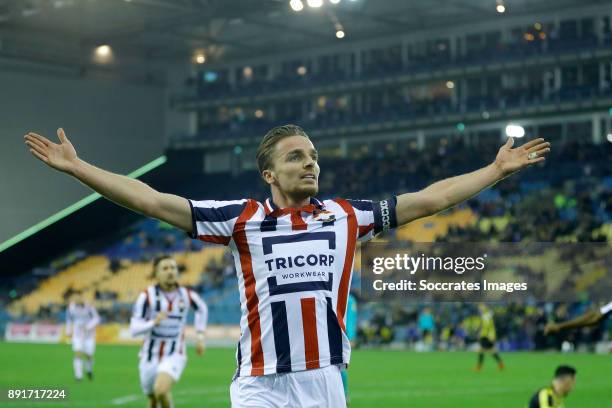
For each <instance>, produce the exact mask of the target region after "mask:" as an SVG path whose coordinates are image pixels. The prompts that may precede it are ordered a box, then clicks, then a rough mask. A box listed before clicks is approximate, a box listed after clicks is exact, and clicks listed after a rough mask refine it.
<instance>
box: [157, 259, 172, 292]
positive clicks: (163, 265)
mask: <svg viewBox="0 0 612 408" xmlns="http://www.w3.org/2000/svg"><path fill="white" fill-rule="evenodd" d="M155 276H156V277H157V281H158V282H159V284H160V285H161V286H164V287H172V286H176V285H177V281H178V266H177V265H176V261H175V260H174V259H162V260H161V261H160V262H159V263H158V264H157V268H156V270H155Z"/></svg>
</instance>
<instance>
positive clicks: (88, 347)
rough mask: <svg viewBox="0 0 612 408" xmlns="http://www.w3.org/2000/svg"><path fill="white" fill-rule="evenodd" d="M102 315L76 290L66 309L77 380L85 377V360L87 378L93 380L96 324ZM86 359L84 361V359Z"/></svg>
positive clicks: (67, 334)
mask: <svg viewBox="0 0 612 408" xmlns="http://www.w3.org/2000/svg"><path fill="white" fill-rule="evenodd" d="M99 323H100V316H99V315H98V312H97V311H96V308H95V307H94V306H93V305H91V304H89V303H87V302H85V300H84V297H83V293H82V292H80V291H77V292H74V293H73V295H72V301H71V302H70V304H69V305H68V310H67V311H66V336H68V337H70V336H72V351H74V359H73V364H72V365H73V368H74V377H75V378H76V379H77V381H81V380H82V379H83V362H84V363H85V372H86V373H87V378H89V379H90V380H93V356H94V352H95V351H96V326H97V325H98V324H99ZM83 360H84V361H83Z"/></svg>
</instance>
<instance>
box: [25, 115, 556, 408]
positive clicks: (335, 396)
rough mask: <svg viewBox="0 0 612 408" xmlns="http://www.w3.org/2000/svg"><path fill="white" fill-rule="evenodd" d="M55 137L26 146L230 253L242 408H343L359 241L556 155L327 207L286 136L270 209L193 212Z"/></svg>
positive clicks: (531, 148) (236, 389)
mask: <svg viewBox="0 0 612 408" xmlns="http://www.w3.org/2000/svg"><path fill="white" fill-rule="evenodd" d="M57 133H58V137H59V140H60V143H59V144H56V143H53V142H51V141H50V140H48V139H47V138H45V137H43V136H40V135H38V134H36V133H29V134H27V135H26V136H25V143H26V144H27V145H28V147H29V148H30V152H31V153H32V154H33V155H34V156H35V157H37V158H38V159H40V160H41V161H43V162H44V163H46V164H48V165H49V166H51V167H53V168H55V169H57V170H60V171H63V172H65V173H67V174H69V175H72V176H73V177H75V178H76V179H78V180H80V181H81V182H82V183H84V184H86V185H88V186H89V187H91V188H92V189H93V190H95V191H97V192H99V193H100V194H102V195H103V196H105V197H106V198H108V199H110V200H112V201H114V202H116V203H117V204H119V205H122V206H124V207H127V208H130V209H132V210H134V211H138V212H140V213H142V214H145V215H147V216H149V217H154V218H157V219H160V220H163V221H165V222H168V223H169V224H172V225H174V226H176V227H178V228H180V229H182V230H184V231H186V232H188V233H189V234H191V236H192V237H194V238H198V239H200V240H203V241H206V242H211V243H217V244H223V245H228V246H229V247H230V248H231V250H232V254H233V256H234V259H235V264H236V271H237V275H238V288H239V291H240V303H241V311H242V317H241V320H240V327H241V337H240V341H239V343H238V348H237V352H236V357H237V358H236V359H237V365H238V369H237V371H236V375H235V378H234V380H233V381H232V385H231V387H230V395H231V399H232V406H233V407H245V406H248V407H266V408H270V407H278V406H302V405H304V404H308V405H309V406H317V405H319V406H321V407H344V406H345V398H344V392H343V390H342V380H341V375H340V370H341V367H343V366H346V365H347V364H348V363H349V360H350V355H351V347H350V343H349V339H348V337H347V334H346V328H345V314H346V307H347V298H348V292H349V286H350V282H351V274H352V266H353V257H354V255H355V246H356V243H357V241H358V240H359V241H367V240H369V239H371V238H373V237H374V236H375V235H376V234H378V233H380V232H382V231H386V230H389V229H391V228H395V227H396V226H398V225H403V224H406V223H408V222H410V221H413V220H416V219H418V218H422V217H426V216H429V215H432V214H435V213H437V212H439V211H442V210H445V209H447V208H450V207H452V206H454V205H456V204H459V203H461V202H463V201H465V200H467V199H468V198H470V197H472V196H474V195H476V194H477V193H478V192H480V191H481V190H483V189H485V188H487V187H489V186H491V185H493V184H495V183H497V182H498V181H500V180H502V179H503V178H505V177H507V176H509V175H510V174H512V173H515V172H517V171H519V170H521V169H523V168H525V167H528V166H530V165H532V164H534V163H540V162H542V161H544V159H545V158H544V156H545V155H546V154H547V153H548V152H549V151H550V144H549V143H547V142H545V141H544V140H543V139H535V140H532V141H530V142H527V143H525V144H524V145H522V146H520V147H517V148H512V143H513V140H512V139H511V138H510V139H508V142H507V143H506V144H505V145H504V146H502V147H501V148H500V150H499V152H498V154H497V156H496V158H495V160H494V161H493V162H492V163H490V164H489V165H487V166H485V167H483V168H481V169H479V170H476V171H474V172H472V173H468V174H464V175H460V176H456V177H452V178H449V179H446V180H443V181H439V182H437V183H434V184H432V185H431V186H429V187H427V188H425V189H423V190H421V191H418V192H412V193H406V194H401V195H398V196H394V197H390V198H388V199H386V200H383V201H380V202H375V201H370V200H347V199H342V198H336V199H333V200H325V201H321V200H318V199H317V198H315V195H316V194H317V192H318V179H319V172H320V168H319V164H318V153H317V150H316V149H315V147H314V145H313V144H312V142H311V140H310V138H309V137H308V136H307V134H306V133H305V132H304V130H302V129H301V128H300V127H298V126H295V125H285V126H279V127H276V128H274V129H272V130H271V131H269V132H268V133H267V134H266V135H265V136H264V138H263V140H262V141H261V143H260V145H259V147H258V150H257V166H258V168H259V171H260V174H261V176H262V178H263V180H264V182H265V183H266V184H267V185H268V186H269V188H270V193H271V197H270V198H268V199H266V200H265V201H264V202H257V201H255V200H253V199H239V200H234V201H215V200H206V201H193V200H186V199H184V198H181V197H178V196H175V195H172V194H164V193H160V192H157V191H155V190H154V189H152V188H151V187H149V186H147V185H146V184H144V183H142V182H140V181H138V180H132V179H130V178H128V177H124V176H120V175H117V174H113V173H110V172H107V171H105V170H101V169H99V168H97V167H95V166H93V165H91V164H89V163H87V162H85V161H83V160H81V159H80V158H79V157H78V156H77V153H76V151H75V149H74V147H73V145H72V144H71V142H70V141H69V140H68V138H67V137H66V135H65V134H64V131H63V130H62V129H58V132H57Z"/></svg>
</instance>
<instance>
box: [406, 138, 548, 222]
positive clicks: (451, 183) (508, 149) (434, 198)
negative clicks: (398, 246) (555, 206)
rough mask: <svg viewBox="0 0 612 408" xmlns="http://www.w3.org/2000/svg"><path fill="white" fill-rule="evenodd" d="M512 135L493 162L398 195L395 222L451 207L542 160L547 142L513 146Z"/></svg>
mask: <svg viewBox="0 0 612 408" xmlns="http://www.w3.org/2000/svg"><path fill="white" fill-rule="evenodd" d="M513 143H514V141H513V139H512V138H509V139H508V142H507V143H506V144H505V145H504V146H502V147H501V148H500V149H499V152H498V153H497V157H496V158H495V161H494V162H493V163H491V164H489V165H488V166H486V167H483V168H481V169H479V170H476V171H473V172H471V173H467V174H462V175H460V176H456V177H451V178H448V179H445V180H442V181H438V182H437V183H434V184H432V185H430V186H429V187H427V188H425V189H423V190H421V191H418V192H416V193H406V194H402V195H400V196H398V197H397V207H396V214H397V224H398V225H403V224H406V223H408V222H410V221H414V220H416V219H418V218H422V217H427V216H429V215H433V214H436V213H438V212H440V211H443V210H445V209H447V208H450V207H453V206H455V205H457V204H459V203H461V202H463V201H465V200H467V199H469V198H471V197H473V196H475V195H476V194H478V193H479V192H480V191H482V190H484V189H485V188H487V187H490V186H492V185H494V184H495V183H497V182H498V181H500V180H502V179H503V178H506V177H508V176H509V175H511V174H513V173H516V172H517V171H519V170H522V169H523V168H525V167H528V166H531V165H533V164H535V163H539V162H542V161H544V160H545V158H544V156H545V155H546V154H547V153H548V152H550V143H548V142H545V141H544V139H541V138H540V139H534V140H532V141H530V142H527V143H525V144H524V145H522V146H520V147H517V148H515V149H513V148H512V144H513Z"/></svg>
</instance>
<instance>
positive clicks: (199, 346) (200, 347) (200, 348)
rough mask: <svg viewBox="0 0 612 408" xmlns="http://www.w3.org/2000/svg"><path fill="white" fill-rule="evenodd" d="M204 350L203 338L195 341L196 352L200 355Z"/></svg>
mask: <svg viewBox="0 0 612 408" xmlns="http://www.w3.org/2000/svg"><path fill="white" fill-rule="evenodd" d="M204 350H206V346H205V345H204V340H198V342H197V343H196V354H197V355H198V356H201V355H202V354H204Z"/></svg>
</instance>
